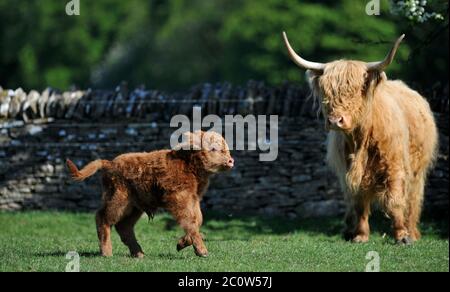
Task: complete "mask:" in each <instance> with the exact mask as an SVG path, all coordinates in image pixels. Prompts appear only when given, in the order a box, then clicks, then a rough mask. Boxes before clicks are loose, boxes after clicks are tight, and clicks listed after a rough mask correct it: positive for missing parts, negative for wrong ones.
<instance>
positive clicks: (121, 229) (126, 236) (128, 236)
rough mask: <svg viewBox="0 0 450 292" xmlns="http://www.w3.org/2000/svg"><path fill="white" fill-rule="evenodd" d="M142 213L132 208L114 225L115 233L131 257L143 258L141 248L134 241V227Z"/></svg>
mask: <svg viewBox="0 0 450 292" xmlns="http://www.w3.org/2000/svg"><path fill="white" fill-rule="evenodd" d="M142 213H143V212H142V211H141V210H139V209H136V208H133V210H132V211H131V213H130V214H129V215H127V216H125V217H124V218H122V219H121V220H120V221H119V222H118V223H117V224H116V225H115V227H116V230H117V233H119V236H120V239H121V240H122V242H123V243H124V244H125V245H126V246H127V247H128V249H129V250H130V254H131V256H132V257H136V258H143V257H144V252H143V251H142V248H141V246H140V245H139V243H138V242H137V240H136V235H135V234H134V225H135V224H136V222H137V221H138V220H139V218H141V216H142Z"/></svg>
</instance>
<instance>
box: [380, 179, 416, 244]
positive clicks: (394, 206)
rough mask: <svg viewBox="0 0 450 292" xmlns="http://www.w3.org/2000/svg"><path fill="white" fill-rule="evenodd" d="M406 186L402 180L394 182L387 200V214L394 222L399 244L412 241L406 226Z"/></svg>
mask: <svg viewBox="0 0 450 292" xmlns="http://www.w3.org/2000/svg"><path fill="white" fill-rule="evenodd" d="M405 193H406V192H405V184H404V181H403V180H402V179H398V180H394V181H393V182H392V183H391V184H390V186H389V190H388V193H387V194H386V196H387V197H386V199H385V208H386V212H387V214H388V215H389V217H390V218H391V220H392V228H393V230H394V238H395V240H396V242H397V243H398V244H410V243H412V239H411V237H410V235H409V232H408V228H407V226H406V217H405V215H406V214H405V213H406V212H405V211H406V210H407V205H406V200H405Z"/></svg>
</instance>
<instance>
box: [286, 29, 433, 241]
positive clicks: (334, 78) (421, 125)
mask: <svg viewBox="0 0 450 292" xmlns="http://www.w3.org/2000/svg"><path fill="white" fill-rule="evenodd" d="M283 37H284V42H285V45H286V47H287V49H288V52H289V56H290V58H291V59H292V60H293V61H294V62H295V63H296V64H297V65H298V66H299V67H301V68H304V69H307V77H308V78H309V82H310V86H311V88H312V92H313V95H314V96H315V98H318V99H319V100H320V105H321V110H322V113H323V115H324V117H325V124H326V125H325V126H326V128H327V129H328V130H331V131H330V132H329V135H328V151H327V152H328V153H327V160H328V163H329V165H330V166H331V167H332V169H333V170H334V172H335V173H336V175H337V177H338V178H339V182H340V185H341V188H342V191H343V192H344V194H345V198H346V201H347V206H348V209H347V214H346V218H345V222H346V229H345V231H344V236H345V237H346V238H347V239H349V240H352V241H353V242H367V241H368V240H369V233H370V231H369V222H368V219H369V214H370V207H371V203H372V202H374V201H377V202H379V203H380V205H381V207H382V209H383V210H384V211H385V213H386V214H387V215H388V216H389V217H390V218H391V220H392V223H393V230H394V237H395V239H396V241H397V243H403V244H409V243H412V242H413V241H415V240H417V239H419V238H420V232H419V230H418V228H417V225H418V223H419V219H420V213H421V208H422V202H423V197H424V186H425V180H426V176H427V172H428V171H429V170H430V168H431V166H432V164H433V162H434V160H435V157H436V154H437V145H438V133H437V129H436V125H435V121H434V118H433V114H432V112H431V110H430V107H429V104H428V103H427V101H426V100H425V99H424V98H423V97H422V96H421V95H420V94H419V93H417V92H416V91H414V90H412V89H410V88H409V87H408V86H407V85H405V84H404V83H403V82H401V81H391V80H388V79H387V77H386V74H385V73H384V70H385V69H386V68H387V66H388V65H389V64H391V62H392V60H393V59H394V56H395V53H396V51H397V48H398V47H399V45H400V42H401V41H402V39H403V37H404V35H402V36H401V37H400V38H399V39H398V40H397V41H396V43H395V45H394V46H393V48H392V49H391V51H390V52H389V54H388V55H387V56H386V58H385V59H384V60H383V61H380V62H372V63H365V62H360V61H348V60H338V61H334V62H330V63H326V64H322V63H316V62H310V61H307V60H304V59H303V58H301V57H300V56H299V55H298V54H297V53H295V51H294V50H293V49H292V47H291V45H290V44H289V41H288V39H287V36H286V34H285V33H283Z"/></svg>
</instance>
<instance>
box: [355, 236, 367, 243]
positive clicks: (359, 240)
mask: <svg viewBox="0 0 450 292" xmlns="http://www.w3.org/2000/svg"><path fill="white" fill-rule="evenodd" d="M368 241H369V236H367V235H357V236H355V237H353V239H352V242H353V243H366V242H368Z"/></svg>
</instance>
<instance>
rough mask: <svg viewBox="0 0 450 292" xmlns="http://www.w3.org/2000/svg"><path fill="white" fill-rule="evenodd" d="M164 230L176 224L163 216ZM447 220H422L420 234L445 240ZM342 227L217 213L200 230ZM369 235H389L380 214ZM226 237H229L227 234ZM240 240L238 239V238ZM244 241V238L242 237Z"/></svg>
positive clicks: (332, 231) (330, 230) (335, 231)
mask: <svg viewBox="0 0 450 292" xmlns="http://www.w3.org/2000/svg"><path fill="white" fill-rule="evenodd" d="M163 221H164V223H165V229H166V230H173V229H174V228H176V226H177V223H176V222H175V221H174V220H173V219H172V218H170V217H164V219H163ZM448 223H449V222H448V220H447V219H445V220H444V219H443V220H438V219H432V218H423V220H422V223H421V226H420V229H421V231H422V233H423V235H426V236H437V237H440V238H442V239H448V238H449V224H448ZM343 228H344V223H343V218H339V217H328V218H317V219H286V218H280V217H267V216H256V215H236V216H230V215H226V214H223V213H219V212H207V213H205V216H204V224H203V227H202V230H205V231H206V232H208V231H210V232H211V234H213V233H214V232H218V233H220V234H221V235H222V237H224V236H223V235H225V238H224V239H236V238H235V237H236V235H237V234H245V235H247V237H246V239H250V237H251V236H254V235H283V234H289V233H294V232H304V233H308V234H312V235H325V236H341V231H342V229H343ZM370 228H371V233H375V234H386V235H388V236H391V234H392V228H391V221H390V220H389V219H387V218H385V217H384V216H382V215H381V214H380V213H378V212H376V213H374V214H373V215H372V216H371V218H370ZM227 234H229V235H227ZM239 237H240V238H241V237H242V236H239ZM242 239H244V238H242Z"/></svg>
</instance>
